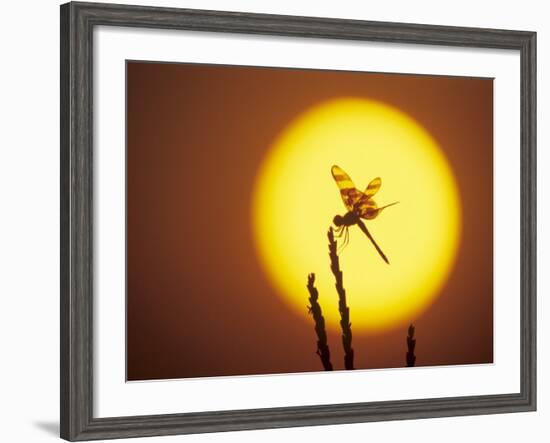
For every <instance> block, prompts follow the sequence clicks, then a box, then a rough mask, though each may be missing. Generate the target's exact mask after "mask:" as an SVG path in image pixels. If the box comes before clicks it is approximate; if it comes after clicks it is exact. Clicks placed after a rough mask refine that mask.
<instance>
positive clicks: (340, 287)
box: [328, 227, 354, 369]
mask: <svg viewBox="0 0 550 443" xmlns="http://www.w3.org/2000/svg"><path fill="white" fill-rule="evenodd" d="M328 250H329V257H330V269H331V271H332V273H333V274H334V278H335V279H336V284H335V287H336V292H337V293H338V310H339V311H340V327H341V328H342V345H343V347H344V366H345V368H346V369H354V368H353V348H352V347H351V337H352V336H351V323H350V321H349V307H348V305H347V302H346V290H345V289H344V282H343V275H342V271H341V270H340V260H339V259H338V253H337V250H338V245H337V244H336V241H335V240H334V231H333V230H332V227H331V228H330V229H329V230H328Z"/></svg>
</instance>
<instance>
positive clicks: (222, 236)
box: [127, 62, 493, 380]
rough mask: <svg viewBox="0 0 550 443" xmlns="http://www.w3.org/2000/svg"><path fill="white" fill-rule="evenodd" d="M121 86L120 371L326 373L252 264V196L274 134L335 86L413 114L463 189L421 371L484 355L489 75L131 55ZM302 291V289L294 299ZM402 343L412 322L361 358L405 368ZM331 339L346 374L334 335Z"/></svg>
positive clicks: (359, 344)
mask: <svg viewBox="0 0 550 443" xmlns="http://www.w3.org/2000/svg"><path fill="white" fill-rule="evenodd" d="M127 81H128V84H127V177H128V183H127V217H128V219H127V236H128V238H127V261H128V275H127V277H128V279H127V280H128V288H127V291H128V316H127V334H128V347H127V353H128V355H127V359H128V379H129V380H143V379H159V378H182V377H201V376H215V375H237V374H240V375H244V374H262V373H281V372H300V371H317V370H321V369H322V366H321V363H320V361H319V358H318V356H317V355H316V354H315V350H316V336H315V333H314V330H313V321H312V319H311V318H307V317H305V316H298V315H296V313H294V312H293V311H292V310H291V309H290V308H289V307H288V306H287V305H286V304H285V303H284V302H283V300H282V299H281V298H280V297H279V296H278V295H276V294H275V293H274V290H273V289H272V287H271V285H270V284H269V282H268V281H267V279H266V277H265V276H264V274H263V272H262V270H261V269H260V265H259V263H258V259H257V257H256V255H255V248H254V245H253V243H252V242H253V240H252V233H251V226H250V217H249V214H250V203H251V202H250V199H251V196H252V183H253V181H254V178H255V176H256V172H257V170H258V167H259V164H260V162H261V160H262V158H263V156H264V154H265V152H266V149H268V147H269V146H270V145H271V144H272V142H273V140H274V138H275V137H276V136H277V135H278V134H279V132H280V131H281V129H283V128H284V127H285V126H286V125H287V124H288V123H289V122H290V121H291V120H292V119H293V118H294V117H296V116H297V115H299V114H300V113H302V112H303V111H304V110H306V109H308V108H310V107H311V106H313V105H315V104H319V103H321V102H323V101H325V100H328V99H332V98H337V97H342V96H354V97H363V98H370V99H375V100H379V101H382V102H385V103H388V104H390V105H392V106H394V107H397V108H399V109H400V110H402V111H404V112H406V113H407V114H409V115H410V116H411V117H413V118H414V119H415V120H416V121H417V122H419V123H420V124H421V125H423V126H424V127H425V128H426V129H427V130H428V131H429V132H430V133H431V135H432V136H433V137H434V138H435V139H436V140H437V142H438V143H439V145H440V146H441V148H442V149H443V150H444V152H445V155H446V157H447V159H448V160H449V162H450V164H451V167H452V168H453V171H454V173H455V176H456V179H457V182H458V185H459V189H460V194H461V205H462V209H463V233H462V243H461V245H460V248H459V252H458V257H457V260H456V264H455V267H454V269H453V271H452V273H451V276H450V278H449V280H448V281H447V283H446V285H445V286H444V287H443V289H442V291H441V294H440V296H439V297H438V299H437V300H436V301H435V303H434V304H433V305H432V306H431V307H430V308H429V309H428V310H427V311H426V312H424V314H423V315H422V316H421V317H419V318H417V319H416V320H415V325H416V335H417V339H418V344H417V365H441V364H444V365H451V364H466V363H484V362H491V361H492V359H493V346H492V339H493V337H492V331H493V298H492V291H493V281H492V272H493V271H492V269H493V259H492V247H493V243H492V232H493V231H492V182H493V175H492V160H493V158H492V146H493V133H492V118H493V117H492V116H493V105H492V103H493V82H492V80H491V79H471V78H458V77H432V76H412V75H410V76H409V75H389V74H368V73H351V72H334V71H314V70H296V69H274V68H245V67H225V66H212V65H210V66H207V65H189V64H160V63H139V62H129V63H128V65H127ZM327 260H328V259H327ZM304 283H305V276H304ZM307 297H308V294H307V290H306V289H305V287H304V309H307V308H306V305H307ZM350 309H351V314H350V315H351V320H352V323H353V306H350ZM405 338H406V328H403V329H397V330H392V331H388V332H386V333H383V334H376V335H360V334H355V335H354V337H353V347H354V348H355V366H356V367H357V368H384V367H400V366H404V364H405V352H406V342H405ZM329 345H330V348H331V354H332V356H333V357H332V361H333V364H334V366H335V367H336V368H337V369H340V368H342V367H343V365H342V358H343V357H342V351H341V345H340V337H339V336H338V334H337V333H332V332H331V333H330V336H329Z"/></svg>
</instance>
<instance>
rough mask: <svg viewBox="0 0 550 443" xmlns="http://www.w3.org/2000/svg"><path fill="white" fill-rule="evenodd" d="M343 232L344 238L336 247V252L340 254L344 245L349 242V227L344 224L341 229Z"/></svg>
mask: <svg viewBox="0 0 550 443" xmlns="http://www.w3.org/2000/svg"><path fill="white" fill-rule="evenodd" d="M342 233H344V234H345V235H344V240H343V241H342V244H341V245H340V247H339V248H338V253H339V254H340V253H341V252H342V251H343V250H344V249H345V247H346V246H347V245H348V244H349V228H348V227H347V226H346V227H345V229H344V230H343V231H342Z"/></svg>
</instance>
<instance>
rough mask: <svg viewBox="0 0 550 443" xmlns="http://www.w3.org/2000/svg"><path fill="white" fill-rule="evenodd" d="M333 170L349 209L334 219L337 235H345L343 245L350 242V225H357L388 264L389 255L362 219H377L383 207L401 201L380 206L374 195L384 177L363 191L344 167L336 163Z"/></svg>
mask: <svg viewBox="0 0 550 443" xmlns="http://www.w3.org/2000/svg"><path fill="white" fill-rule="evenodd" d="M331 172H332V176H333V177H334V181H336V184H337V185H338V188H339V189H340V196H341V197H342V201H343V202H344V206H345V207H346V209H347V210H348V212H346V214H344V215H337V216H335V217H334V219H333V223H334V224H335V225H336V226H337V229H336V235H337V237H342V235H343V236H344V241H343V247H345V246H346V245H347V244H348V243H349V227H350V226H353V225H357V226H359V229H361V231H363V232H364V233H365V235H366V236H367V237H368V239H369V240H370V241H371V243H372V244H373V245H374V247H375V248H376V250H377V251H378V254H379V255H380V257H382V259H383V260H384V261H385V262H386V263H387V264H390V262H389V260H388V257H386V255H385V254H384V252H382V249H380V246H378V244H377V243H376V241H375V240H374V238H373V237H372V235H371V233H370V232H369V230H368V229H367V227H366V226H365V223H363V220H362V219H364V220H372V219H375V218H376V217H378V216H379V215H380V213H381V212H382V210H383V209H385V208H388V207H390V206H393V205H396V204H397V203H399V202H393V203H390V204H389V205H385V206H382V207H378V205H377V204H376V202H375V201H374V200H373V197H374V195H375V194H376V193H377V192H378V191H379V190H380V186H382V179H381V178H380V177H376V178H375V179H373V180H371V181H370V183H369V184H368V185H367V188H366V189H365V192H361V191H360V190H359V189H357V188H356V187H355V185H354V184H353V181H351V178H350V177H349V175H348V174H346V173H345V171H344V170H343V169H342V168H340V167H339V166H336V165H334V166H333V167H332V169H331ZM343 247H341V249H343Z"/></svg>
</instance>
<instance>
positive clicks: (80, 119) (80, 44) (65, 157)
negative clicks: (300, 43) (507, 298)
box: [60, 3, 536, 441]
mask: <svg viewBox="0 0 550 443" xmlns="http://www.w3.org/2000/svg"><path fill="white" fill-rule="evenodd" d="M98 25H108V26H130V27H142V28H164V29H183V30H195V31H215V32H236V33H245V34H266V35H279V36H292V37H304V38H307V37H316V38H328V39H346V40H368V41H383V42H395V43H414V44H432V45H447V46H462V47H474V48H501V49H514V50H517V51H519V53H520V56H521V146H520V155H521V183H520V186H521V208H520V211H521V270H520V271H521V291H520V294H518V296H519V297H520V298H521V312H520V315H521V352H520V357H521V361H520V362H518V363H519V364H520V365H521V392H520V393H516V394H508V393H502V394H499V395H484V396H475V397H474V396H468V397H455V398H434V399H422V400H404V401H385V402H369V403H350V404H337V405H319V406H302V407H285V408H270V409H254V410H245V411H242V410H241V411H213V412H200V413H185V414H170V415H151V416H131V417H113V418H95V417H93V414H92V411H93V408H92V405H93V389H92V388H93V364H92V362H93V329H92V328H93V322H92V312H93V310H92V305H93V297H92V294H93V290H92V285H93V259H92V257H93V248H92V245H93V241H92V233H93V229H92V223H93V195H92V190H93V182H92V181H93V178H92V177H93V174H92V164H93V162H92V157H93V147H92V146H93V145H92V128H93V126H92V117H93V104H92V63H93V60H92V53H93V51H92V42H93V39H92V33H93V29H94V26H98ZM60 129H61V437H62V438H64V439H67V440H71V441H77V440H92V439H106V438H122V437H142V436H152V435H169V434H187V433H199V432H218V431H231V430H244V429H260V428H279V427H290V426H306V425H324V424H337V423H356V422H369V421H378V420H401V419H417V418H427V417H443V416H457V415H472V414H492V413H503V412H516V411H533V410H535V409H536V33H534V32H523V31H505V30H494V29H476V28H458V27H444V26H427V25H416V24H402V23H380V22H368V21H356V20H340V19H327V18H312V17H291V16H277V15H263V14H248V13H234V12H217V11H200V10H186V9H171V8H151V7H136V6H121V5H111V4H99V3H68V4H65V5H62V6H61V128H60ZM513 185H514V184H511V186H513Z"/></svg>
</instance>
